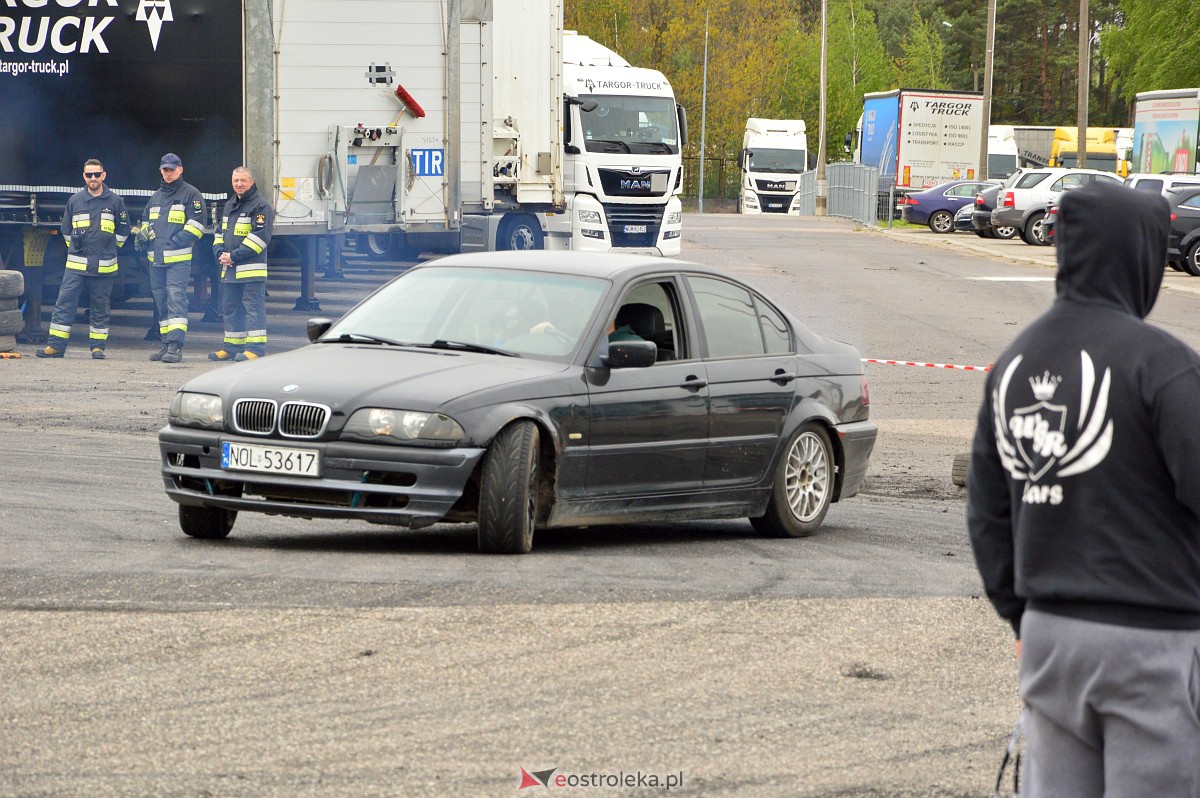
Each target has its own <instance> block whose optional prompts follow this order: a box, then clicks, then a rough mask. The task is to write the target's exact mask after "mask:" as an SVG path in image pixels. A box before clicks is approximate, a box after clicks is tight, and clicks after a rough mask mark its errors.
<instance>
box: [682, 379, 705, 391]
mask: <svg viewBox="0 0 1200 798" xmlns="http://www.w3.org/2000/svg"><path fill="white" fill-rule="evenodd" d="M707 385H708V380H706V379H704V378H702V377H688V378H687V379H686V380H684V381H683V382H681V383H680V384H679V387H680V388H687V389H688V390H689V391H690V390H692V389H693V388H704V387H706V386H707Z"/></svg>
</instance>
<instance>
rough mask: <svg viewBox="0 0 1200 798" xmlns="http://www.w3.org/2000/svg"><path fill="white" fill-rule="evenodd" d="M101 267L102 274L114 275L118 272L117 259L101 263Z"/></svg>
mask: <svg viewBox="0 0 1200 798" xmlns="http://www.w3.org/2000/svg"><path fill="white" fill-rule="evenodd" d="M99 265H100V268H99V271H100V273H101V274H112V273H113V272H115V271H116V270H117V259H116V258H106V259H105V260H102V261H100V264H99Z"/></svg>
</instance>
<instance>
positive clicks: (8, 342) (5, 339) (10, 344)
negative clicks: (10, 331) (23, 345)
mask: <svg viewBox="0 0 1200 798" xmlns="http://www.w3.org/2000/svg"><path fill="white" fill-rule="evenodd" d="M16 351H17V336H15V335H0V352H16Z"/></svg>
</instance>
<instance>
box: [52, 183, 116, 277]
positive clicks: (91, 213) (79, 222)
mask: <svg viewBox="0 0 1200 798" xmlns="http://www.w3.org/2000/svg"><path fill="white" fill-rule="evenodd" d="M62 236H63V241H64V242H66V244H67V268H68V269H70V270H71V271H74V272H78V273H80V274H87V275H88V276H91V277H112V276H113V275H115V274H116V273H117V250H118V249H120V247H121V245H122V244H124V243H125V239H127V238H128V237H129V212H128V211H127V210H125V200H123V199H121V198H120V197H118V196H117V195H116V194H114V193H112V192H111V191H109V190H108V186H104V187H103V189H102V190H101V192H100V194H99V196H95V197H93V196H92V195H91V194H90V193H89V192H88V190H87V189H86V188H85V189H83V190H82V191H79V192H76V193H75V194H73V195H72V196H71V198H70V199H69V200H67V207H66V210H64V211H63V220H62Z"/></svg>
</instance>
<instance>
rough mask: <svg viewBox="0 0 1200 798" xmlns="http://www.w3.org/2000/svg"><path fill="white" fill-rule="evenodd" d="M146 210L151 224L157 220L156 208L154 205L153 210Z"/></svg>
mask: <svg viewBox="0 0 1200 798" xmlns="http://www.w3.org/2000/svg"><path fill="white" fill-rule="evenodd" d="M148 210H149V219H150V221H152V222H153V221H154V220H155V219H157V218H158V206H157V205H155V206H154V207H153V208H149V209H148Z"/></svg>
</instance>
